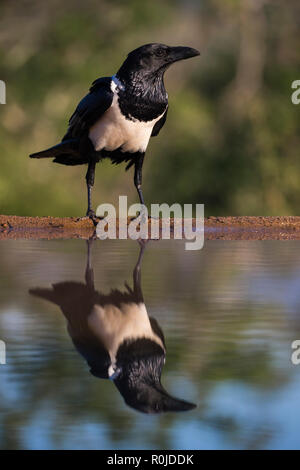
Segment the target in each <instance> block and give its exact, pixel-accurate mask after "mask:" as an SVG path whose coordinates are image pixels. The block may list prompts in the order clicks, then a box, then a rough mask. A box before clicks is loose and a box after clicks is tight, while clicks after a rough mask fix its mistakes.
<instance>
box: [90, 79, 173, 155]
mask: <svg viewBox="0 0 300 470" xmlns="http://www.w3.org/2000/svg"><path fill="white" fill-rule="evenodd" d="M115 80H116V79H115ZM111 89H112V91H113V92H114V96H113V101H112V104H111V106H110V108H109V109H108V110H107V111H105V113H104V114H103V115H102V116H101V118H100V119H99V120H98V121H97V122H96V123H95V124H94V125H93V126H92V127H91V128H90V131H89V138H90V139H91V141H92V142H93V145H94V147H95V150H97V151H99V150H102V149H105V150H109V151H112V150H116V149H118V148H120V149H121V150H122V151H123V152H145V151H146V148H147V145H148V142H149V139H150V137H151V133H152V129H153V126H154V125H155V123H156V122H157V121H158V120H159V119H160V118H161V117H162V116H163V114H164V113H163V114H162V115H161V116H159V117H158V118H156V119H153V120H152V121H148V122H142V121H139V120H138V119H134V118H131V119H126V117H125V116H124V115H123V114H122V113H121V110H120V107H119V103H118V92H117V90H118V88H117V85H116V82H115V81H114V79H113V81H112V87H111Z"/></svg>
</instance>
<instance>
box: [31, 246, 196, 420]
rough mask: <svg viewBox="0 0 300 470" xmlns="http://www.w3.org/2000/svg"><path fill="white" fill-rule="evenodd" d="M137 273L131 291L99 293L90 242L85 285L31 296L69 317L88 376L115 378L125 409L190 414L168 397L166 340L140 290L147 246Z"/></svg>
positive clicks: (65, 286)
mask: <svg viewBox="0 0 300 470" xmlns="http://www.w3.org/2000/svg"><path fill="white" fill-rule="evenodd" d="M140 245H141V247H140V253H139V257H138V261H137V264H136V266H135V268H134V270H133V289H131V288H130V287H129V286H128V285H127V284H125V287H126V290H125V291H124V292H121V291H119V290H116V289H112V290H111V291H110V293H109V294H108V295H105V294H102V293H101V292H98V291H96V290H95V285H94V276H93V269H92V267H91V256H90V252H91V241H88V255H87V266H86V272H85V281H86V282H85V284H84V283H80V282H72V281H70V282H68V281H67V282H60V283H57V284H53V285H52V288H51V289H43V288H35V289H31V290H30V293H31V294H32V295H35V296H37V297H41V298H43V299H46V300H49V301H50V302H53V303H55V304H56V305H58V306H59V307H60V309H61V311H62V313H63V314H64V316H65V317H66V320H67V325H68V332H69V335H70V336H71V338H72V341H73V344H74V346H75V347H76V349H77V350H78V352H79V353H80V354H81V355H82V356H83V357H84V358H85V360H86V361H87V363H88V365H89V367H90V372H91V373H92V374H93V375H94V376H96V377H99V378H102V379H111V380H112V381H113V382H114V384H115V385H116V387H117V388H118V390H119V392H120V393H121V395H122V396H123V398H124V400H125V402H126V403H127V405H129V406H131V407H132V408H135V409H137V410H139V411H142V412H144V413H161V412H166V411H187V410H190V409H192V408H195V406H196V405H194V404H192V403H188V402H186V401H183V400H179V399H177V398H174V397H172V396H170V395H169V394H168V393H167V391H166V390H165V389H164V388H163V387H162V385H161V382H160V378H161V373H162V368H163V365H164V363H165V355H166V349H165V341H164V335H163V332H162V330H161V328H160V327H159V325H158V323H157V321H156V320H155V319H154V318H151V317H149V316H148V313H147V310H146V307H145V304H144V299H143V294H142V289H141V261H142V257H143V253H144V249H145V244H143V243H140Z"/></svg>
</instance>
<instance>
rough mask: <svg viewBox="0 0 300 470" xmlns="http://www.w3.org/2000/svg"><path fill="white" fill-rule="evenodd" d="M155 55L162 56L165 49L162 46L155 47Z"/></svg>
mask: <svg viewBox="0 0 300 470" xmlns="http://www.w3.org/2000/svg"><path fill="white" fill-rule="evenodd" d="M155 55H156V56H157V57H162V56H163V55H165V50H164V49H163V48H162V47H159V48H158V49H156V51H155Z"/></svg>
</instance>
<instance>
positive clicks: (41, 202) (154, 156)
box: [0, 0, 300, 215]
mask: <svg viewBox="0 0 300 470" xmlns="http://www.w3.org/2000/svg"><path fill="white" fill-rule="evenodd" d="M299 23H300V5H299V2H297V1H296V0H290V1H289V2H288V4H286V3H284V2H283V0H272V1H269V0H222V1H221V0H202V1H201V0H198V1H197V0H186V1H183V0H176V1H171V0H166V1H164V2H160V1H158V0H153V1H151V2H139V1H137V0H129V1H127V2H122V1H120V0H119V1H116V0H115V1H108V0H100V1H99V0H98V1H96V0H85V2H81V1H79V0H75V1H74V0H72V1H71V0H66V1H65V2H61V1H58V0H51V1H50V2H38V1H37V0H20V1H17V0H2V2H1V4H0V79H1V80H4V81H5V82H6V85H7V104H6V105H1V106H0V152H1V172H0V201H1V202H0V213H12V214H20V215H82V214H83V212H84V210H85V206H86V197H85V181H84V174H85V168H83V167H78V168H68V167H64V166H58V165H54V164H53V163H52V162H51V161H48V160H47V161H46V160H44V161H34V160H33V161H31V160H29V158H28V154H29V153H32V152H34V151H37V150H40V149H42V148H46V147H47V146H50V145H53V144H55V143H56V142H58V141H59V140H60V139H61V137H62V135H63V134H64V132H65V129H66V124H67V119H68V117H69V116H70V115H71V113H72V112H73V110H74V107H75V106H76V104H77V102H78V100H79V98H80V97H82V96H83V95H84V94H85V93H86V91H87V89H88V87H89V85H90V83H91V82H92V81H93V80H94V79H95V78H96V77H99V76H106V75H111V74H113V73H115V71H116V70H117V68H118V67H119V65H120V64H121V62H122V60H123V59H124V57H125V56H126V54H127V53H128V51H130V50H131V49H133V48H135V47H137V46H138V45H140V44H143V43H147V42H166V43H170V44H183V45H191V46H193V47H196V48H198V49H200V50H201V52H202V55H201V57H200V58H197V59H193V60H190V61H187V62H182V63H179V64H176V65H174V67H173V69H172V71H169V72H167V74H166V85H167V89H168V92H169V96H170V111H169V116H168V121H167V124H166V126H165V128H164V129H163V131H162V132H161V134H160V135H159V137H158V138H156V139H152V140H151V142H150V145H149V147H148V151H147V155H146V160H145V165H144V191H145V195H146V201H147V202H148V203H150V202H169V203H173V202H180V203H188V202H192V203H205V205H206V206H205V207H206V214H207V215H211V214H219V215H226V214H227V215H228V214H230V215H274V214H276V215H282V214H285V215H288V214H298V207H299V203H300V191H299V183H298V181H299V177H298V174H300V158H299V157H298V154H299V151H298V149H299V148H300V139H299V111H300V105H299V106H295V105H293V104H292V103H291V93H292V90H291V83H292V82H293V81H294V80H296V79H299V78H300V76H299V74H300V71H299V58H300V48H299V26H300V24H299ZM119 194H128V195H129V196H130V202H134V201H136V194H135V190H134V187H133V184H132V174H128V173H124V168H122V167H117V168H115V167H113V166H111V165H110V164H109V163H108V162H107V163H106V162H105V163H103V164H101V165H98V168H97V175H96V189H95V196H94V201H95V204H96V205H97V204H100V203H101V202H104V201H105V202H112V203H116V202H117V198H118V195H119Z"/></svg>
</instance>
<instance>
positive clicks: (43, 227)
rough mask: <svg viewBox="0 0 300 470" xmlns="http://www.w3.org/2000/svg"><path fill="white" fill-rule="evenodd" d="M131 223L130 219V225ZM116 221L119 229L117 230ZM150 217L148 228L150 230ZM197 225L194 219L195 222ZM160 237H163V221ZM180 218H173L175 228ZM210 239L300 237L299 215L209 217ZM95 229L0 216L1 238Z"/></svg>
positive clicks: (77, 234) (86, 222)
mask: <svg viewBox="0 0 300 470" xmlns="http://www.w3.org/2000/svg"><path fill="white" fill-rule="evenodd" d="M129 222H130V219H128V221H127V224H128V223H129ZM118 223H119V222H118V221H117V229H118ZM150 223H151V221H150V220H149V229H150ZM192 224H193V228H195V226H196V223H195V219H193V221H192ZM159 225H160V238H161V237H162V221H161V220H160V221H159ZM178 225H180V221H178V220H176V219H175V220H174V219H170V226H171V229H172V231H174V228H176V226H178ZM204 227H205V239H207V240H216V239H223V240H300V217H298V216H297V217H296V216H294V217H207V218H205V223H204ZM94 232H95V226H94V223H93V222H92V220H90V219H89V218H87V217H82V218H80V217H20V216H11V215H0V240H1V239H2V240H5V239H18V238H29V239H54V238H84V239H87V238H90V237H92V236H93V234H94Z"/></svg>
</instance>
